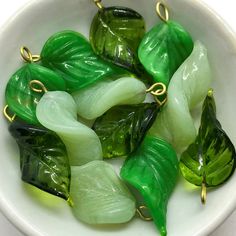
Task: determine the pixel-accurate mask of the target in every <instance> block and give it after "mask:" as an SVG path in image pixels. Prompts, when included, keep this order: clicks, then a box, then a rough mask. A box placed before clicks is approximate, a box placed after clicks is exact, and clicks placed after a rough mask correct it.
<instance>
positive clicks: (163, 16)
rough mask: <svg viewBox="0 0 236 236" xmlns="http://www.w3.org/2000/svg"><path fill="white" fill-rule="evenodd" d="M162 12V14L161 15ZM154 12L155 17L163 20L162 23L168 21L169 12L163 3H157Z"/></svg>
mask: <svg viewBox="0 0 236 236" xmlns="http://www.w3.org/2000/svg"><path fill="white" fill-rule="evenodd" d="M162 10H163V12H164V13H162ZM156 12H157V15H158V16H159V17H160V18H161V20H163V21H164V22H167V21H168V20H169V10H168V8H167V6H166V5H165V4H164V3H163V2H158V3H157V5H156Z"/></svg>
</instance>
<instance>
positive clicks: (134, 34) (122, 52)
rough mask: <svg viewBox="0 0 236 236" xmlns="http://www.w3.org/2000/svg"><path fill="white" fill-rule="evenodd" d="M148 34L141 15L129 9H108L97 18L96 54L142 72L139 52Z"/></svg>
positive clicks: (94, 24)
mask: <svg viewBox="0 0 236 236" xmlns="http://www.w3.org/2000/svg"><path fill="white" fill-rule="evenodd" d="M144 34H145V22H144V19H143V17H142V16H141V15H140V14H139V13H137V12H136V11H134V10H132V9H130V8H126V7H108V8H104V9H103V10H102V11H98V13H97V14H96V16H95V17H94V19H93V22H92V25H91V29H90V42H91V44H92V47H93V49H94V51H95V53H96V54H98V55H100V56H101V57H102V58H104V59H105V60H108V61H110V62H112V63H115V64H117V65H119V66H122V67H125V68H127V69H129V70H131V71H134V72H135V71H139V68H138V67H139V66H140V62H139V60H138V55H137V49H138V46H139V44H140V42H141V40H142V38H143V36H144Z"/></svg>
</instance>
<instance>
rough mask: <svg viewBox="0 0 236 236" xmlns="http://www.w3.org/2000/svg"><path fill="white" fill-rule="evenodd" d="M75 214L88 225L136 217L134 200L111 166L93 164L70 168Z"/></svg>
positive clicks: (100, 162) (104, 163)
mask: <svg viewBox="0 0 236 236" xmlns="http://www.w3.org/2000/svg"><path fill="white" fill-rule="evenodd" d="M70 196H71V199H72V201H73V203H74V205H73V208H72V210H73V213H74V215H75V216H76V218H78V219H79V220H81V221H83V222H85V223H88V224H117V223H124V222H127V221H129V220H130V219H131V218H132V217H133V216H134V214H135V211H136V206H135V200H134V198H133V197H132V195H131V194H130V192H129V190H128V188H127V187H126V186H125V184H124V183H122V182H121V180H120V179H119V177H118V176H117V175H116V173H115V171H114V170H113V168H112V166H111V165H110V164H108V163H106V162H104V161H93V162H90V163H88V164H86V165H83V166H79V167H78V166H73V167H72V168H71V188H70Z"/></svg>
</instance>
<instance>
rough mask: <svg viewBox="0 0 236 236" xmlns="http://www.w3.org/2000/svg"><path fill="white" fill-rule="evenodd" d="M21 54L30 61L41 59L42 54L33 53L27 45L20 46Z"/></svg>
mask: <svg viewBox="0 0 236 236" xmlns="http://www.w3.org/2000/svg"><path fill="white" fill-rule="evenodd" d="M20 54H21V57H22V58H23V60H24V61H25V62H29V63H32V62H38V61H40V59H41V57H40V55H32V53H31V51H30V50H29V49H28V48H27V47H25V46H22V47H21V48H20Z"/></svg>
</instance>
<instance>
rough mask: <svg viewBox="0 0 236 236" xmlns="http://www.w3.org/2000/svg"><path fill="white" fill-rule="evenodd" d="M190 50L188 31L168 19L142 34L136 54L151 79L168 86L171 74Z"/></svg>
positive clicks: (190, 40) (190, 39)
mask: <svg viewBox="0 0 236 236" xmlns="http://www.w3.org/2000/svg"><path fill="white" fill-rule="evenodd" d="M192 50H193V41H192V38H191V36H190V35H189V33H188V32H186V31H185V29H184V28H183V27H182V26H181V25H179V24H177V23H176V22H173V21H168V22H166V23H160V24H158V25H156V26H154V27H153V28H152V29H151V30H150V31H149V32H148V33H147V34H146V35H145V36H144V38H143V40H142V42H141V44H140V46H139V50H138V56H139V60H140V61H141V63H142V64H143V65H144V67H145V68H146V70H147V71H148V73H149V74H150V75H152V76H153V80H154V81H155V82H162V83H164V84H165V85H166V86H168V84H169V81H170V79H171V77H172V75H173V74H174V72H175V71H176V70H177V69H178V68H179V66H180V65H181V64H182V63H183V61H184V60H185V59H186V58H187V57H188V56H189V55H190V54H191V52H192Z"/></svg>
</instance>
